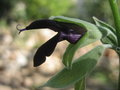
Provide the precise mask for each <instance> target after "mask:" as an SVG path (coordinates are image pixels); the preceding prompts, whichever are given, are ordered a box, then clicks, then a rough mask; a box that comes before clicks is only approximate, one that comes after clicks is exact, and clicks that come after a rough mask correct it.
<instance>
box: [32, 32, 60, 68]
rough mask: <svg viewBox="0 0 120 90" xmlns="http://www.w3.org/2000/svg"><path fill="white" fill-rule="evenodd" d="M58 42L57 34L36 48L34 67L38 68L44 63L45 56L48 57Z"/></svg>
mask: <svg viewBox="0 0 120 90" xmlns="http://www.w3.org/2000/svg"><path fill="white" fill-rule="evenodd" d="M58 42H59V34H57V35H56V36H54V37H53V38H51V39H50V40H48V41H47V42H46V43H45V44H43V45H42V46H41V47H39V48H38V50H37V52H36V54H35V56H34V66H35V67H36V66H39V65H41V64H42V63H43V62H45V59H46V56H50V55H51V54H52V53H53V51H54V49H55V47H56V45H57V43H58Z"/></svg>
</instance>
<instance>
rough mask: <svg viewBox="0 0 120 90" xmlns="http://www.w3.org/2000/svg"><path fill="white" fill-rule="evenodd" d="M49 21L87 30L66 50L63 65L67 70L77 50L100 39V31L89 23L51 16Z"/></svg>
mask: <svg viewBox="0 0 120 90" xmlns="http://www.w3.org/2000/svg"><path fill="white" fill-rule="evenodd" d="M50 19H52V20H56V21H62V22H68V23H74V24H77V25H79V26H81V27H83V28H85V29H86V30H87V32H86V34H85V35H84V36H83V37H82V38H81V39H80V40H79V41H78V42H77V43H76V44H74V45H73V44H70V45H69V46H68V48H67V49H66V51H65V54H64V56H63V64H64V65H65V66H66V67H68V68H71V65H72V64H71V63H72V60H73V56H74V54H75V52H76V50H77V49H78V48H81V47H83V46H86V45H88V44H90V43H93V42H95V41H97V40H100V39H101V37H102V34H101V32H100V30H98V28H97V26H96V25H94V24H91V23H89V22H86V21H83V20H80V19H75V18H68V17H64V16H52V17H50Z"/></svg>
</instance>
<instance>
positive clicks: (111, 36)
mask: <svg viewBox="0 0 120 90" xmlns="http://www.w3.org/2000/svg"><path fill="white" fill-rule="evenodd" d="M93 19H94V21H95V23H96V25H97V26H98V28H99V30H100V31H101V33H102V35H103V36H102V38H101V41H102V43H104V44H111V45H112V46H113V47H115V46H117V45H118V42H117V37H116V31H115V29H114V28H113V27H112V26H110V25H108V24H107V23H105V22H103V21H101V20H98V19H97V18H95V17H93Z"/></svg>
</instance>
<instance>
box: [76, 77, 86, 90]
mask: <svg viewBox="0 0 120 90" xmlns="http://www.w3.org/2000/svg"><path fill="white" fill-rule="evenodd" d="M85 88H86V82H85V77H84V78H82V79H81V80H80V81H78V82H77V83H76V84H75V90H85Z"/></svg>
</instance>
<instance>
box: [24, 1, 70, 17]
mask: <svg viewBox="0 0 120 90" xmlns="http://www.w3.org/2000/svg"><path fill="white" fill-rule="evenodd" d="M25 3H26V12H27V17H28V18H29V19H38V18H46V17H49V16H52V15H63V14H65V13H66V12H67V10H69V8H70V7H71V0H25Z"/></svg>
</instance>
